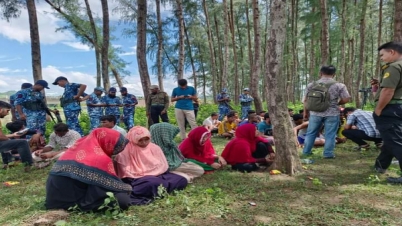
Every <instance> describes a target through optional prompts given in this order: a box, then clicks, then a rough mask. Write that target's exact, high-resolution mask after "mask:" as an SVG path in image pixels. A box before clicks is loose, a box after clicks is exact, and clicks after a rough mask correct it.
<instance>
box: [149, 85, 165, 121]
mask: <svg viewBox="0 0 402 226" xmlns="http://www.w3.org/2000/svg"><path fill="white" fill-rule="evenodd" d="M150 90H151V93H150V94H149V95H148V99H147V116H148V117H151V119H152V122H153V123H154V124H155V123H159V117H160V118H161V119H162V122H169V118H168V114H167V110H168V108H169V96H168V95H167V93H165V92H162V91H159V86H157V85H152V86H150Z"/></svg>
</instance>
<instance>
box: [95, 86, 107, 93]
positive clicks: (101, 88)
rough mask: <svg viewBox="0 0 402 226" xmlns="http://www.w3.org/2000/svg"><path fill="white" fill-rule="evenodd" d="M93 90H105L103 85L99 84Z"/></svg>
mask: <svg viewBox="0 0 402 226" xmlns="http://www.w3.org/2000/svg"><path fill="white" fill-rule="evenodd" d="M94 90H95V91H102V92H105V89H104V88H103V87H100V86H97V87H95V89H94Z"/></svg>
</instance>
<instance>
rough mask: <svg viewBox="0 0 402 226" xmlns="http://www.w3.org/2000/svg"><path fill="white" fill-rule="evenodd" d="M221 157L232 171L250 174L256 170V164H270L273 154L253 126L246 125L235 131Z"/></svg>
mask: <svg viewBox="0 0 402 226" xmlns="http://www.w3.org/2000/svg"><path fill="white" fill-rule="evenodd" d="M222 157H223V158H224V159H225V160H226V161H227V162H228V164H229V165H231V166H232V169H233V170H238V171H242V172H251V171H256V170H258V168H259V167H258V165H257V164H256V163H259V164H269V163H272V161H273V160H274V158H275V153H274V151H273V150H272V147H271V145H270V144H269V143H268V142H267V141H266V140H264V139H262V138H260V137H259V134H258V133H257V131H256V127H255V125H253V124H246V125H243V126H241V127H239V128H238V129H237V130H236V137H235V139H233V140H231V141H230V142H229V143H228V144H227V145H226V147H225V149H224V150H223V152H222Z"/></svg>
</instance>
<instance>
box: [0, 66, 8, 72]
mask: <svg viewBox="0 0 402 226" xmlns="http://www.w3.org/2000/svg"><path fill="white" fill-rule="evenodd" d="M9 71H10V69H8V68H6V67H0V72H9Z"/></svg>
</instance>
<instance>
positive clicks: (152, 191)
mask: <svg viewBox="0 0 402 226" xmlns="http://www.w3.org/2000/svg"><path fill="white" fill-rule="evenodd" d="M127 138H128V140H129V141H130V142H129V144H128V145H127V146H126V148H125V149H124V151H123V152H121V153H120V154H118V155H117V156H116V158H115V161H116V169H117V175H118V176H119V177H120V178H122V179H123V181H124V182H125V183H128V184H129V185H131V187H132V191H131V195H130V199H131V202H130V204H131V205H145V204H148V203H150V202H152V201H153V200H154V199H155V197H158V196H159V194H158V190H159V186H163V187H164V188H165V189H166V191H167V192H168V193H171V192H172V191H174V190H181V189H184V188H185V187H186V186H187V179H186V178H184V177H182V176H180V175H177V174H173V173H170V172H169V171H168V163H167V161H166V158H165V156H164V155H163V152H162V150H161V148H160V147H159V146H158V145H156V144H153V143H150V142H151V134H150V133H149V131H148V130H147V129H146V128H144V127H141V126H135V127H133V128H131V129H130V131H129V132H128V134H127Z"/></svg>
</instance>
